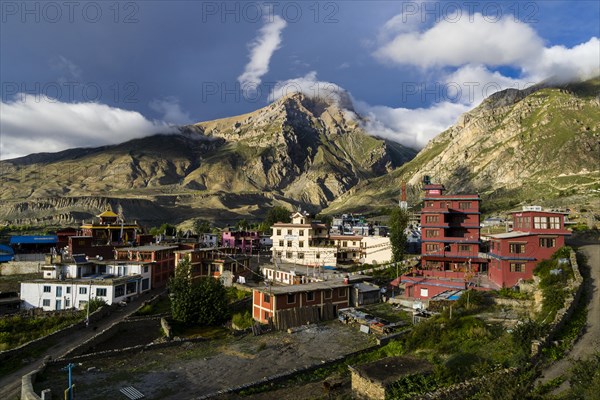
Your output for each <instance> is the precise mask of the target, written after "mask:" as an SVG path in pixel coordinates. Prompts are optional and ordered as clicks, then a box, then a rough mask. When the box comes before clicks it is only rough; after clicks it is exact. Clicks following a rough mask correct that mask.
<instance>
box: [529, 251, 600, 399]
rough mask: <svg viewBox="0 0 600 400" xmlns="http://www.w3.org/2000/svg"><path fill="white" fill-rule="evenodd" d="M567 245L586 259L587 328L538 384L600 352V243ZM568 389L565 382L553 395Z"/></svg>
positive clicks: (567, 370)
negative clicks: (577, 361) (589, 297)
mask: <svg viewBox="0 0 600 400" xmlns="http://www.w3.org/2000/svg"><path fill="white" fill-rule="evenodd" d="M569 245H572V246H579V250H580V251H581V252H583V253H584V254H585V255H586V256H587V258H588V266H589V269H590V279H586V280H585V281H584V284H585V285H587V286H588V289H589V290H590V292H591V294H592V296H591V299H590V303H589V305H588V316H587V326H586V330H585V333H584V334H583V336H582V337H581V338H580V339H579V340H578V341H577V343H575V345H574V346H573V348H572V349H571V351H570V352H569V353H568V354H567V355H566V356H565V357H564V358H563V359H561V360H559V361H557V362H556V363H554V364H552V365H551V366H550V367H548V368H547V369H546V370H544V371H543V373H542V377H541V378H540V379H539V380H538V383H542V384H543V383H546V382H548V381H550V380H552V379H555V378H558V377H560V376H563V375H565V374H566V373H568V372H569V370H570V369H571V365H572V364H573V362H574V361H575V360H578V359H580V358H584V357H586V356H588V355H590V354H592V353H594V352H596V351H600V242H599V241H598V240H595V241H594V240H587V241H582V240H574V241H573V242H571V243H569ZM568 388H569V382H568V381H565V382H564V383H563V384H562V385H561V386H560V387H559V388H557V389H556V390H555V394H556V393H559V392H561V391H563V390H566V389H568Z"/></svg>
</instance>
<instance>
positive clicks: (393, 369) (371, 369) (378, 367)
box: [348, 356, 433, 400]
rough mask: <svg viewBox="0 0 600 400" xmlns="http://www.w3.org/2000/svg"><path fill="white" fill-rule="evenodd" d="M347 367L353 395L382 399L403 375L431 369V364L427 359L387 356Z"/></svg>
mask: <svg viewBox="0 0 600 400" xmlns="http://www.w3.org/2000/svg"><path fill="white" fill-rule="evenodd" d="M348 368H350V372H351V375H352V394H353V395H354V397H355V398H358V399H373V400H384V399H385V396H386V393H387V391H388V390H389V388H390V386H391V385H392V384H393V383H395V382H397V381H399V380H400V379H401V378H403V377H405V376H410V375H416V374H430V373H431V372H432V371H433V365H432V364H431V363H429V362H428V361H427V360H422V359H420V358H416V357H408V356H403V357H387V358H382V359H381V360H377V361H373V362H370V363H366V364H361V365H355V366H348Z"/></svg>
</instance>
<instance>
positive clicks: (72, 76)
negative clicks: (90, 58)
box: [49, 55, 81, 82]
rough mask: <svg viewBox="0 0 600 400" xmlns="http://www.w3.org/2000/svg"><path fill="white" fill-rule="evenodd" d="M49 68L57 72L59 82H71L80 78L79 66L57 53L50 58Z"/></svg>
mask: <svg viewBox="0 0 600 400" xmlns="http://www.w3.org/2000/svg"><path fill="white" fill-rule="evenodd" d="M49 64H50V68H52V69H53V70H55V71H57V72H59V73H60V74H61V76H60V77H59V78H58V81H59V82H72V81H78V80H80V79H81V68H80V67H79V66H78V65H77V64H75V63H74V62H73V61H71V60H69V59H68V58H66V57H64V56H62V55H59V56H57V57H54V58H52V59H51V60H50V63H49Z"/></svg>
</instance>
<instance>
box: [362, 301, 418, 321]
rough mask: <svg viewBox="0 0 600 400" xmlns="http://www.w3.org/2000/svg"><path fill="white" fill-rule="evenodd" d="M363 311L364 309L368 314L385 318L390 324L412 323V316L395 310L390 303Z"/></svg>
mask: <svg viewBox="0 0 600 400" xmlns="http://www.w3.org/2000/svg"><path fill="white" fill-rule="evenodd" d="M361 309H364V310H365V311H366V312H367V313H369V314H371V315H373V316H375V317H379V318H383V319H386V320H388V321H390V322H400V321H404V322H407V323H411V322H412V316H411V315H410V314H409V313H407V312H406V311H401V310H396V309H394V307H393V306H392V305H391V304H390V303H378V304H371V305H368V306H364V307H362V308H361Z"/></svg>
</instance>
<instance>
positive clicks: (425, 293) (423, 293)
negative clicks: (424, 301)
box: [421, 289, 429, 297]
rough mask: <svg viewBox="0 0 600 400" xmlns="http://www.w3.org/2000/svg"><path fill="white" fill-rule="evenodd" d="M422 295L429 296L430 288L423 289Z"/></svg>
mask: <svg viewBox="0 0 600 400" xmlns="http://www.w3.org/2000/svg"><path fill="white" fill-rule="evenodd" d="M421 297H429V289H421Z"/></svg>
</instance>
